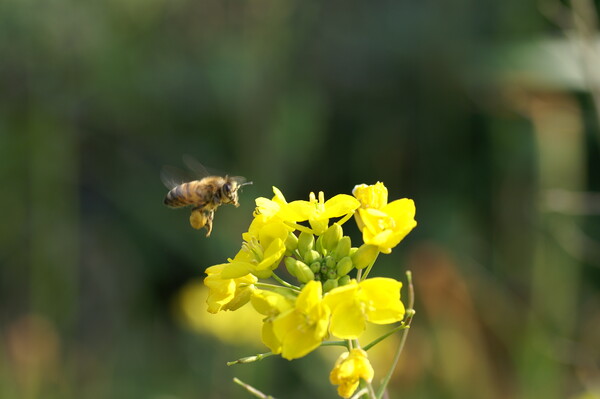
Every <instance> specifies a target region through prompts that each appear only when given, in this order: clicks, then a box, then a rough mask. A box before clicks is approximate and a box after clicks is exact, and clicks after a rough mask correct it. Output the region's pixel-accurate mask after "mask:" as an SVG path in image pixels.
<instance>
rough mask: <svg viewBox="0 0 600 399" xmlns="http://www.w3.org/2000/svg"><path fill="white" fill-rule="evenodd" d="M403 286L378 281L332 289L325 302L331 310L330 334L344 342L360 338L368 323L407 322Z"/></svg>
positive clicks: (366, 281) (369, 280)
mask: <svg viewBox="0 0 600 399" xmlns="http://www.w3.org/2000/svg"><path fill="white" fill-rule="evenodd" d="M401 288H402V283H401V282H400V281H396V280H394V279H391V278H385V277H376V278H370V279H366V280H364V281H361V282H360V283H357V282H356V280H352V281H351V282H350V283H349V284H347V285H344V286H341V287H337V288H334V289H332V290H331V291H330V292H329V293H327V294H326V295H325V298H324V302H325V304H326V305H327V306H328V307H329V309H331V323H330V326H329V331H330V332H331V333H332V334H333V335H335V336H336V337H339V338H343V339H355V338H358V337H359V336H360V335H361V334H362V333H363V331H364V330H365V327H366V322H367V321H369V322H371V323H375V324H390V323H395V322H397V321H400V320H402V319H403V318H404V312H405V309H404V305H403V304H402V302H401V301H400V289H401Z"/></svg>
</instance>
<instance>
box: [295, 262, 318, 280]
mask: <svg viewBox="0 0 600 399" xmlns="http://www.w3.org/2000/svg"><path fill="white" fill-rule="evenodd" d="M296 268H297V271H298V274H297V275H296V278H297V279H298V281H300V282H301V283H305V284H306V283H308V282H309V281H312V280H314V279H315V274H314V273H313V272H312V270H310V267H308V266H307V265H306V263H304V262H301V261H299V260H297V261H296Z"/></svg>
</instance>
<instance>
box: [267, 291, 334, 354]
mask: <svg viewBox="0 0 600 399" xmlns="http://www.w3.org/2000/svg"><path fill="white" fill-rule="evenodd" d="M329 314H330V312H329V308H327V307H326V306H325V305H324V303H323V301H322V287H321V283H320V282H318V281H314V280H313V281H310V282H308V284H306V285H305V286H304V288H303V289H302V292H301V293H300V295H298V298H297V299H296V302H295V304H294V307H293V308H291V309H288V310H286V311H284V312H282V313H281V314H279V316H278V317H276V318H275V319H274V320H273V333H274V335H275V337H276V338H277V340H278V341H279V342H281V356H282V357H284V358H286V359H288V360H292V359H297V358H299V357H302V356H305V355H307V354H308V353H309V352H311V351H313V350H314V349H316V348H317V347H319V345H321V342H322V341H323V339H324V338H325V336H326V335H327V326H328V324H329Z"/></svg>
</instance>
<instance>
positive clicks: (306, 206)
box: [256, 187, 360, 235]
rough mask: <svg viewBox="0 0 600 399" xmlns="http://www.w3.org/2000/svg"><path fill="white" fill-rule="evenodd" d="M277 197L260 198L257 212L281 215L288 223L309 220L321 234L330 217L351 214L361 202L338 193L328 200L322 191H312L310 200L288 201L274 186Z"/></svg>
mask: <svg viewBox="0 0 600 399" xmlns="http://www.w3.org/2000/svg"><path fill="white" fill-rule="evenodd" d="M273 191H274V193H275V197H273V199H272V200H268V199H266V198H258V199H257V200H256V205H257V208H256V213H257V214H263V215H266V216H268V217H274V216H276V217H279V218H281V219H282V220H284V221H286V222H288V223H292V224H293V223H297V222H304V221H307V220H308V222H309V224H310V226H311V228H312V230H313V232H314V234H317V235H321V234H323V233H324V232H325V230H327V227H328V225H329V219H331V218H336V217H341V216H347V215H351V214H352V213H353V212H354V211H355V210H356V209H357V208H358V207H359V206H360V202H359V201H358V200H357V199H356V198H354V197H352V196H350V195H346V194H338V195H336V196H334V197H332V198H330V199H328V200H327V201H325V195H324V194H323V192H322V191H320V192H319V196H318V199H317V196H315V193H312V192H311V193H310V195H309V200H308V201H301V200H298V201H292V202H290V203H287V202H286V200H285V197H283V194H281V191H279V190H278V189H277V188H276V187H273Z"/></svg>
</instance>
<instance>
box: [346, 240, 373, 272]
mask: <svg viewBox="0 0 600 399" xmlns="http://www.w3.org/2000/svg"><path fill="white" fill-rule="evenodd" d="M378 254H379V248H378V247H377V246H375V245H368V244H363V245H361V246H360V247H359V248H358V250H357V251H356V252H355V253H354V255H352V263H354V267H356V268H357V269H364V268H365V267H367V266H369V265H370V264H371V263H373V262H374V261H375V259H377V255H378Z"/></svg>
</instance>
